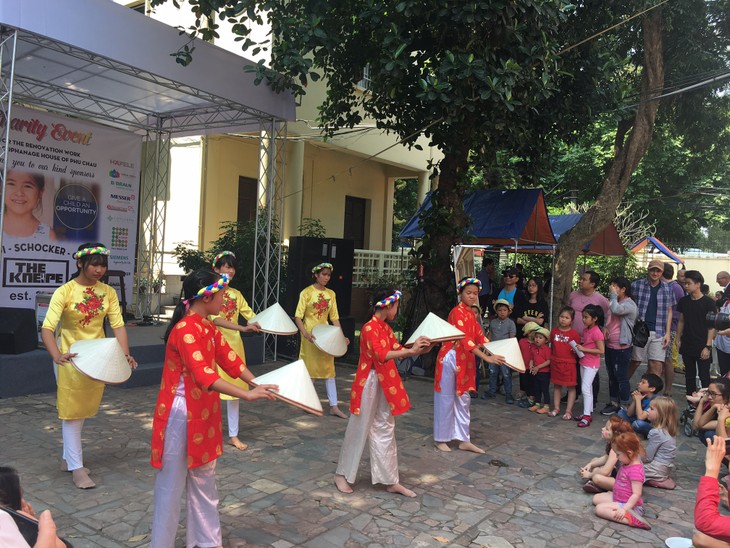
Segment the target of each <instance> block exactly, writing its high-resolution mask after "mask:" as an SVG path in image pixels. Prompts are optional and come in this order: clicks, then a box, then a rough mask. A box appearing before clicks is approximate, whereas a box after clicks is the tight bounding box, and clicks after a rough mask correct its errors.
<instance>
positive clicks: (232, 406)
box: [226, 400, 241, 438]
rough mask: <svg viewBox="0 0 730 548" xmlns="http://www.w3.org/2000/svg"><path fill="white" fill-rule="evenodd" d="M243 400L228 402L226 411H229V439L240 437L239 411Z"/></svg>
mask: <svg viewBox="0 0 730 548" xmlns="http://www.w3.org/2000/svg"><path fill="white" fill-rule="evenodd" d="M240 401H241V400H226V409H227V410H228V412H227V414H228V437H229V438H233V437H236V436H238V411H239V408H240V405H239V402H240Z"/></svg>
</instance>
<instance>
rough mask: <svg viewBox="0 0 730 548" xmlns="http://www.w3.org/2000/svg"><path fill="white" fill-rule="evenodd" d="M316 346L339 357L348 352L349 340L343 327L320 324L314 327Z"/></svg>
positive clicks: (313, 333)
mask: <svg viewBox="0 0 730 548" xmlns="http://www.w3.org/2000/svg"><path fill="white" fill-rule="evenodd" d="M312 335H314V346H316V347H317V348H319V349H320V350H321V351H322V352H324V353H325V354H329V355H330V356H334V357H335V358H339V357H340V356H344V355H345V354H347V341H346V340H345V334H344V333H343V332H342V329H341V328H339V327H337V326H336V325H329V324H319V325H315V326H314V329H312Z"/></svg>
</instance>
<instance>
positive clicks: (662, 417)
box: [643, 396, 678, 489]
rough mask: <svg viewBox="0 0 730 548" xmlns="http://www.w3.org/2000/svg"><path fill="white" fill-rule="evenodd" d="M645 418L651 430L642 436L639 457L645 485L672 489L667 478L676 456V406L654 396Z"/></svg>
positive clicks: (672, 468) (673, 486)
mask: <svg viewBox="0 0 730 548" xmlns="http://www.w3.org/2000/svg"><path fill="white" fill-rule="evenodd" d="M647 416H648V419H649V422H650V423H651V425H652V429H651V430H649V434H648V435H647V437H646V439H647V443H646V455H644V458H643V461H644V477H645V480H646V484H647V485H649V486H652V487H660V488H663V489H674V488H675V487H676V484H675V483H674V480H673V479H672V478H671V475H672V471H673V470H674V458H675V457H676V456H677V437H676V436H677V422H678V412H677V404H676V403H674V400H673V399H672V398H669V397H667V396H658V397H656V398H654V399H652V400H651V402H650V403H649V410H648V411H647Z"/></svg>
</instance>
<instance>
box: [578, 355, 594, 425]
mask: <svg viewBox="0 0 730 548" xmlns="http://www.w3.org/2000/svg"><path fill="white" fill-rule="evenodd" d="M597 374H598V368H597V367H585V366H583V365H581V366H580V389H581V392H583V414H584V415H588V416H591V415H592V414H593V379H595V378H596V375H597Z"/></svg>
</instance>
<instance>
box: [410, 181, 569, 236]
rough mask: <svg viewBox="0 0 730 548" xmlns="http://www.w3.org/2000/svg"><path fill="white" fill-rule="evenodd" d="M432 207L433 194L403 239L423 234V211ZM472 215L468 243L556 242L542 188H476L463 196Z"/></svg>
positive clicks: (465, 208)
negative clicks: (420, 221)
mask: <svg viewBox="0 0 730 548" xmlns="http://www.w3.org/2000/svg"><path fill="white" fill-rule="evenodd" d="M430 208H431V194H429V195H428V196H427V197H426V199H425V200H424V202H423V204H421V207H419V208H418V211H416V214H415V215H414V216H413V217H412V218H411V220H410V221H408V223H407V224H406V226H405V227H404V228H403V230H402V231H401V233H400V237H401V238H402V239H406V238H422V237H423V229H421V227H420V225H419V216H420V214H421V212H422V211H424V210H427V209H430ZM464 211H465V212H466V214H467V215H468V216H469V218H470V219H471V226H470V227H469V232H468V236H469V243H470V244H482V245H488V244H491V245H502V246H514V245H530V244H533V245H534V244H538V245H539V244H542V245H553V244H555V243H557V241H556V240H555V236H554V235H553V231H552V229H551V228H550V221H549V220H548V214H547V207H546V206H545V195H544V194H543V192H542V189H539V188H529V189H522V190H477V191H475V192H472V193H470V194H468V195H467V196H466V198H464Z"/></svg>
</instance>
